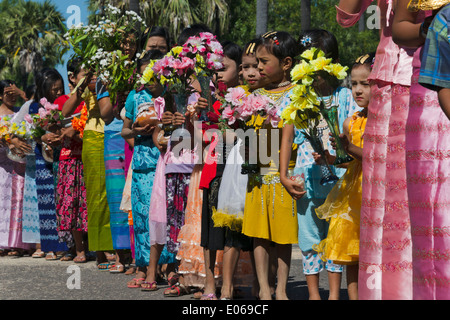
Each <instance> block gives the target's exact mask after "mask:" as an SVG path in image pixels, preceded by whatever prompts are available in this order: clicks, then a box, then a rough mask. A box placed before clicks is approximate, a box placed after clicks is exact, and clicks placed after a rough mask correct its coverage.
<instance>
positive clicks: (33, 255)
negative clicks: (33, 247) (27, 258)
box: [31, 251, 45, 258]
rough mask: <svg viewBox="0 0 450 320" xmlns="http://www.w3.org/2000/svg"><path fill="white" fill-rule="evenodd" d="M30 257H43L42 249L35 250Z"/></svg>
mask: <svg viewBox="0 0 450 320" xmlns="http://www.w3.org/2000/svg"><path fill="white" fill-rule="evenodd" d="M31 257H32V258H43V257H45V252H44V251H41V252H37V251H36V252H34V253H33V254H32V255H31Z"/></svg>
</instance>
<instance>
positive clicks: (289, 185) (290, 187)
mask: <svg viewBox="0 0 450 320" xmlns="http://www.w3.org/2000/svg"><path fill="white" fill-rule="evenodd" d="M281 184H282V185H283V186H284V188H285V189H286V191H287V192H288V193H289V194H290V195H291V197H292V198H293V199H294V200H298V199H301V198H302V197H303V196H304V195H305V194H306V191H304V190H303V188H302V186H301V185H300V184H298V183H297V182H295V181H293V180H291V179H289V178H281ZM300 190H303V191H300Z"/></svg>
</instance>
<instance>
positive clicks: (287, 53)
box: [242, 32, 300, 300]
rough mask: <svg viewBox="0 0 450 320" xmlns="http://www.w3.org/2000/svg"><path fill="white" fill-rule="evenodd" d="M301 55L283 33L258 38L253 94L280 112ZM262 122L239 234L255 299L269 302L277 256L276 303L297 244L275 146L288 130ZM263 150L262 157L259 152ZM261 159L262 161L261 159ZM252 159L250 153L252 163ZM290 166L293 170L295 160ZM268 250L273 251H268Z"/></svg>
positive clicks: (293, 217)
mask: <svg viewBox="0 0 450 320" xmlns="http://www.w3.org/2000/svg"><path fill="white" fill-rule="evenodd" d="M299 50H300V48H299V46H298V44H297V42H296V41H295V40H294V39H293V38H292V37H291V36H290V35H289V34H288V33H286V32H269V33H267V34H265V35H264V36H262V38H261V39H260V43H259V44H258V45H257V47H256V58H257V60H258V69H259V71H260V83H261V86H262V88H260V89H257V90H255V91H254V92H255V94H260V95H264V96H267V97H269V98H270V99H271V100H272V101H274V103H275V105H276V106H277V107H278V111H279V112H281V110H282V109H283V106H286V105H287V101H288V97H289V95H290V93H291V91H292V89H293V87H294V86H293V85H292V84H291V82H290V71H291V68H292V67H293V65H294V59H295V57H296V56H297V55H298V54H299ZM264 120H265V119H264V118H261V117H260V116H258V117H257V118H256V119H255V129H256V130H257V136H258V147H257V150H258V151H259V152H258V167H259V168H258V169H259V172H258V173H251V174H249V177H248V183H247V194H246V199H245V208H244V220H243V225H242V233H243V234H245V235H246V236H248V237H252V238H253V248H254V251H253V252H254V258H255V265H256V274H257V278H258V282H259V298H260V299H261V300H270V299H271V292H270V291H271V290H270V285H269V265H270V264H269V261H270V259H271V254H272V253H275V255H276V256H275V257H274V258H275V259H276V260H277V263H278V265H277V280H278V282H277V287H276V290H275V294H276V298H277V300H286V299H287V295H286V283H287V278H288V275H289V268H290V259H291V251H292V244H293V243H297V241H298V240H297V234H298V224H297V211H296V210H297V208H296V202H295V200H294V199H293V198H292V197H291V195H290V194H289V193H288V192H287V191H286V190H285V189H284V187H283V185H282V184H281V182H280V168H279V163H280V160H279V156H280V152H279V147H275V143H278V146H280V145H281V137H282V135H283V134H284V132H285V131H286V130H287V129H286V127H283V123H282V121H280V122H279V123H278V126H277V127H274V128H273V127H272V125H273V124H267V123H264ZM291 129H292V128H291ZM272 142H273V143H272ZM264 147H265V148H266V150H265V151H266V152H265V153H264V151H262V152H260V151H261V150H262V148H264ZM274 148H275V149H274ZM264 155H266V159H262V158H261V157H264ZM267 155H270V156H267ZM251 156H252V152H251V150H250V159H252V158H251ZM290 164H291V168H292V169H293V168H294V166H295V161H291V162H290ZM272 246H275V248H276V250H274V251H272V250H270V248H271V247H272Z"/></svg>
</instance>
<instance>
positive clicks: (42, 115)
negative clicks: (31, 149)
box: [25, 98, 64, 137]
mask: <svg viewBox="0 0 450 320" xmlns="http://www.w3.org/2000/svg"><path fill="white" fill-rule="evenodd" d="M39 102H40V104H41V105H42V106H43V108H39V111H38V113H37V114H35V115H33V116H31V115H29V114H27V115H25V121H26V122H28V123H29V124H31V125H33V128H34V129H33V136H35V137H39V136H42V135H43V134H45V131H52V130H54V129H55V128H56V127H58V126H61V121H62V120H64V116H63V115H62V112H61V111H59V109H58V105H57V104H53V103H51V102H49V101H47V99H46V98H42V99H41V100H40V101H39Z"/></svg>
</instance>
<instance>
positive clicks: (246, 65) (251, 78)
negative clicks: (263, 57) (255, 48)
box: [241, 54, 261, 90]
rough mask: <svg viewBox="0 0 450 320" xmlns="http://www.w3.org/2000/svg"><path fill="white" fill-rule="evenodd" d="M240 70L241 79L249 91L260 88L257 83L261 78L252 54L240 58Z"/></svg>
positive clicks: (256, 61)
mask: <svg viewBox="0 0 450 320" xmlns="http://www.w3.org/2000/svg"><path fill="white" fill-rule="evenodd" d="M241 70H242V78H243V79H244V81H245V82H246V83H247V84H248V87H249V88H250V89H251V90H255V89H258V88H260V87H261V85H260V83H259V81H260V79H261V76H260V75H259V70H258V60H256V56H255V55H254V54H251V55H244V56H242V64H241Z"/></svg>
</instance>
